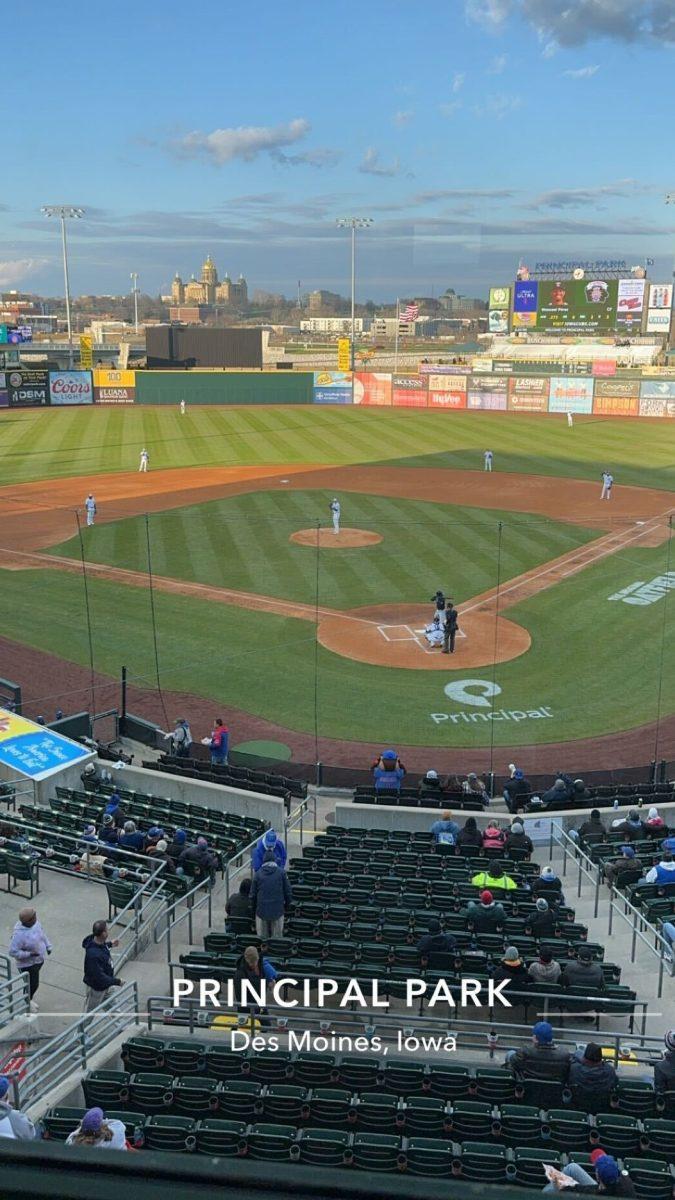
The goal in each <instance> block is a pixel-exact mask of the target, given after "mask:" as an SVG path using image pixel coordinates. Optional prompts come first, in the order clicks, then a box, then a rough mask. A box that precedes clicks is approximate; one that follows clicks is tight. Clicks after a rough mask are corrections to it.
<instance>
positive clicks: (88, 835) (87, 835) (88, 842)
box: [77, 825, 98, 853]
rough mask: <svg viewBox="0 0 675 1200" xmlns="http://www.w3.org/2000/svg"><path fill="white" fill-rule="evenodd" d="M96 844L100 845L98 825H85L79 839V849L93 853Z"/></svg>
mask: <svg viewBox="0 0 675 1200" xmlns="http://www.w3.org/2000/svg"><path fill="white" fill-rule="evenodd" d="M96 846H98V838H97V836H96V826H95V825H85V827H84V829H83V830H82V833H81V835H80V837H79V839H78V842H77V849H78V850H79V851H86V850H89V851H90V853H93V852H94V848H95V847H96Z"/></svg>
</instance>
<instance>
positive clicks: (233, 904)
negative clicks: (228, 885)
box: [225, 879, 253, 927]
mask: <svg viewBox="0 0 675 1200" xmlns="http://www.w3.org/2000/svg"><path fill="white" fill-rule="evenodd" d="M252 883H253V880H252V879H242V881H241V883H240V884H239V891H238V892H235V893H234V895H233V896H230V897H229V899H228V901H227V904H226V905H225V913H226V915H227V916H228V917H235V918H237V919H238V920H242V921H248V922H249V926H250V927H252V922H253V907H252V905H251V885H252Z"/></svg>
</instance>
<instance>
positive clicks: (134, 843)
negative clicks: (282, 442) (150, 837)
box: [120, 821, 145, 854]
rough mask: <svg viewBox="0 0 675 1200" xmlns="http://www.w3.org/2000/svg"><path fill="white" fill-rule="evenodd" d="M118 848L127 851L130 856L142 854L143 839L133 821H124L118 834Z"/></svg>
mask: <svg viewBox="0 0 675 1200" xmlns="http://www.w3.org/2000/svg"><path fill="white" fill-rule="evenodd" d="M120 848H121V849H122V850H128V851H129V852H130V853H132V854H142V853H143V850H144V848H145V838H144V837H143V834H142V833H141V831H140V830H139V829H137V828H136V822H135V821H125V822H124V828H123V830H122V833H121V834H120Z"/></svg>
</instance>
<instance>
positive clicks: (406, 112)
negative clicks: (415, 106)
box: [392, 108, 415, 128]
mask: <svg viewBox="0 0 675 1200" xmlns="http://www.w3.org/2000/svg"><path fill="white" fill-rule="evenodd" d="M414 115H415V114H414V112H413V110H412V108H400V109H399V110H398V112H395V113H394V115H393V117H392V121H393V122H394V125H398V127H399V128H402V127H403V126H404V125H409V124H410V122H411V121H412V119H413V117H414Z"/></svg>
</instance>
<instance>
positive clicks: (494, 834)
mask: <svg viewBox="0 0 675 1200" xmlns="http://www.w3.org/2000/svg"><path fill="white" fill-rule="evenodd" d="M505 843H506V834H505V833H504V830H503V829H500V828H499V826H498V824H497V822H496V821H494V820H492V821H488V823H487V825H486V826H485V829H484V830H483V840H482V845H483V849H484V850H503V849H504V845H505Z"/></svg>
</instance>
